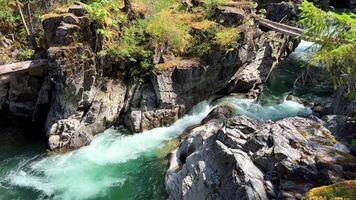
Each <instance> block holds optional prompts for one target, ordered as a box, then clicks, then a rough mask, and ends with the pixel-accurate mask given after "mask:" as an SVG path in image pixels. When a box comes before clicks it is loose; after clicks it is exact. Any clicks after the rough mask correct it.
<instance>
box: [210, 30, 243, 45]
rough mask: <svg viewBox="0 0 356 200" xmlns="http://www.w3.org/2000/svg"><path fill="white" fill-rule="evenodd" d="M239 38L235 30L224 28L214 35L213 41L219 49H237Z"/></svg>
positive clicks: (238, 33)
mask: <svg viewBox="0 0 356 200" xmlns="http://www.w3.org/2000/svg"><path fill="white" fill-rule="evenodd" d="M239 36H240V32H239V31H238V30H237V29H236V28H225V29H223V30H221V31H219V32H217V33H216V36H215V41H216V43H217V44H218V45H219V46H221V47H237V45H238V39H239Z"/></svg>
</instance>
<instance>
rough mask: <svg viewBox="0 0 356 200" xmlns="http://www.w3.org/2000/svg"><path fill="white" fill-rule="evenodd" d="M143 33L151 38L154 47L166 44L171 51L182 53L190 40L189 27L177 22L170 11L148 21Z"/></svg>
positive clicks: (165, 11) (164, 11)
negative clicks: (169, 46)
mask: <svg viewBox="0 0 356 200" xmlns="http://www.w3.org/2000/svg"><path fill="white" fill-rule="evenodd" d="M145 31H146V32H147V33H148V34H149V35H150V36H151V37H152V45H153V46H154V47H156V46H158V45H161V44H166V43H168V44H169V45H171V46H172V50H173V51H180V52H182V51H184V49H186V48H187V46H188V45H189V41H190V39H191V36H190V35H189V27H188V26H186V25H185V24H183V23H182V22H181V21H180V20H178V19H177V17H176V16H174V15H173V14H172V13H171V11H170V10H163V11H161V12H160V13H158V14H157V15H155V16H153V17H152V18H150V19H148V21H147V24H146V27H145Z"/></svg>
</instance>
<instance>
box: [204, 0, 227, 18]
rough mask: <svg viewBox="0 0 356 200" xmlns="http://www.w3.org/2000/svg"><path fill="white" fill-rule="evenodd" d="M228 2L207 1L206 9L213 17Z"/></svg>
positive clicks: (219, 0)
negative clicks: (216, 10) (215, 11)
mask: <svg viewBox="0 0 356 200" xmlns="http://www.w3.org/2000/svg"><path fill="white" fill-rule="evenodd" d="M226 2H227V0H205V1H204V8H205V9H206V11H207V13H208V15H212V13H213V12H214V10H215V9H216V8H217V7H218V6H220V5H223V4H225V3H226Z"/></svg>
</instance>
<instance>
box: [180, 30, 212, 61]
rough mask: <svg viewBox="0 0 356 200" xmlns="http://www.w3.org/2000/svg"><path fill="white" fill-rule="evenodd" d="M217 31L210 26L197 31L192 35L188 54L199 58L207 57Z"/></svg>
mask: <svg viewBox="0 0 356 200" xmlns="http://www.w3.org/2000/svg"><path fill="white" fill-rule="evenodd" d="M216 32H217V29H216V28H215V27H214V26H211V27H209V28H207V29H203V30H199V31H197V33H195V34H194V35H193V39H192V43H191V45H190V48H189V49H188V51H187V52H188V54H191V55H196V56H199V57H202V56H205V55H207V54H208V53H209V52H210V51H211V49H212V48H213V44H214V43H213V41H214V39H215V35H216Z"/></svg>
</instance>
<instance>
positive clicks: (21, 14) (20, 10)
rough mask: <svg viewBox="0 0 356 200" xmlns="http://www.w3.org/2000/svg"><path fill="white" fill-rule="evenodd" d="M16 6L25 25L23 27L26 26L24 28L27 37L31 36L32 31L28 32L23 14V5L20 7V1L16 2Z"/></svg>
mask: <svg viewBox="0 0 356 200" xmlns="http://www.w3.org/2000/svg"><path fill="white" fill-rule="evenodd" d="M16 6H17V9H18V10H19V13H20V17H21V20H22V23H23V25H24V27H25V30H26V33H27V35H30V31H29V30H28V27H27V24H26V20H25V17H24V16H23V13H22V9H21V5H20V2H19V0H16Z"/></svg>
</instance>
